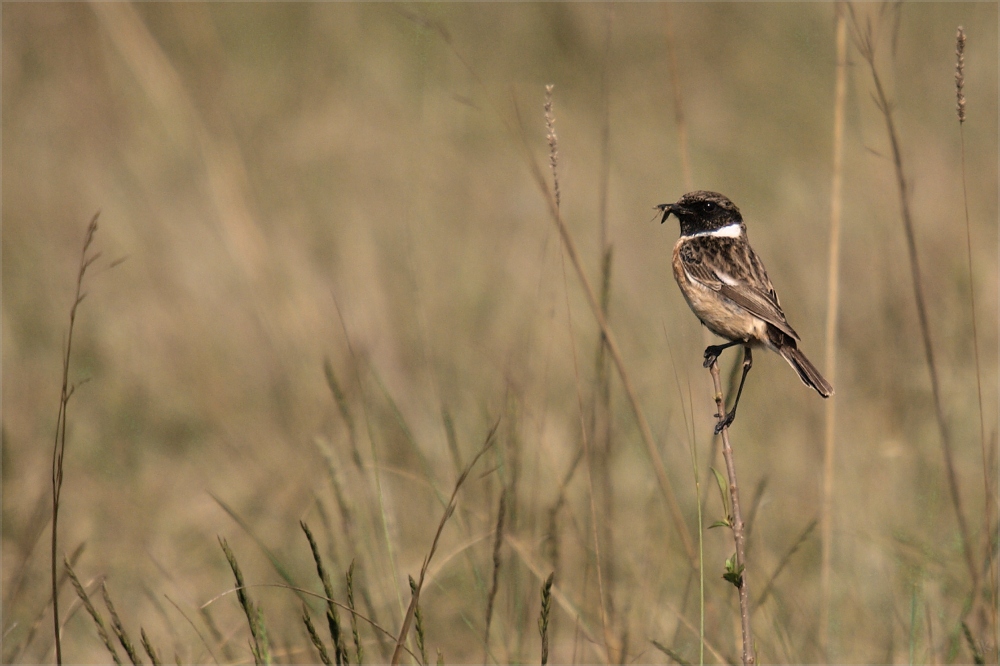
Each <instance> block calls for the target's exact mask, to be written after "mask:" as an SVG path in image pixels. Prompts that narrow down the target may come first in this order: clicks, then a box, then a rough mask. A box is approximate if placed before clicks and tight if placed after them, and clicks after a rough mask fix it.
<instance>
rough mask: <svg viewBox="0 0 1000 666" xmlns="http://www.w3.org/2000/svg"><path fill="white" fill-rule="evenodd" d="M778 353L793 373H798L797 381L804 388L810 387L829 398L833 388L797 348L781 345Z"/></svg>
mask: <svg viewBox="0 0 1000 666" xmlns="http://www.w3.org/2000/svg"><path fill="white" fill-rule="evenodd" d="M778 353H780V354H781V355H782V356H783V357H784V358H785V360H786V361H788V365H790V366H792V368H793V369H794V370H795V372H797V373H799V379H801V380H802V383H803V384H805V385H806V386H811V387H813V388H814V389H816V392H817V393H819V394H820V395H821V396H823V397H824V398H829V397H830V396H831V395H833V387H832V386H830V382H828V381H826V380H825V379H824V378H823V375H821V374H819V370H817V369H816V366H814V365H813V364H812V363H810V362H809V359H807V358H806V355H805V354H803V353H802V352H801V351H799V349H798V348H797V347H795V346H794V345H790V344H787V343H786V344H783V345H781V346H780V347H779V348H778Z"/></svg>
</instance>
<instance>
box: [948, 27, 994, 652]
mask: <svg viewBox="0 0 1000 666" xmlns="http://www.w3.org/2000/svg"><path fill="white" fill-rule="evenodd" d="M955 42H956V44H955V57H956V63H955V93H956V102H957V104H956V111H957V112H958V132H959V136H960V138H961V145H962V203H963V210H964V212H965V251H966V268H967V269H968V271H969V309H970V312H971V313H972V350H973V354H974V357H975V360H976V397H977V399H978V400H977V403H976V406H977V407H978V409H979V441H980V446H981V447H982V452H983V491H984V493H983V494H984V498H983V499H984V502H985V503H984V506H983V526H984V528H985V529H984V530H983V540H984V553H983V555H984V557H983V559H984V560H985V561H986V565H987V566H986V568H987V570H988V571H989V572H990V580H989V586H990V590H995V589H996V569H995V567H994V566H993V548H992V547H991V544H990V534H991V533H992V526H993V525H994V519H993V491H992V490H991V488H990V476H991V475H990V473H989V469H990V465H989V462H988V460H989V456H988V455H987V452H986V424H985V422H984V419H983V379H982V365H981V364H980V361H979V326H978V324H977V320H976V287H975V274H974V272H973V270H972V227H971V225H970V224H969V191H968V186H967V184H966V180H967V179H966V177H965V93H964V87H965V29H964V28H962V26H958V31H957V33H956V35H955ZM979 593H980V589H979V588H977V589H976V592H975V594H974V595H973V597H974V600H978V598H979ZM972 606H975V603H973V604H972ZM990 609H991V612H992V613H993V618H992V619H993V621H992V623H991V624H992V627H993V630H994V632H997V631H998V629H997V620H996V618H997V616H996V612H997V608H996V602H995V597H994V602H993V603H991V604H990ZM996 636H997V634H996V633H994V634H993V639H994V644H996Z"/></svg>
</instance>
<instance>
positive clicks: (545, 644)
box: [538, 571, 556, 666]
mask: <svg viewBox="0 0 1000 666" xmlns="http://www.w3.org/2000/svg"><path fill="white" fill-rule="evenodd" d="M555 577H556V572H555V571H553V572H552V573H550V574H549V577H548V578H546V579H545V582H544V583H542V608H541V611H539V613H538V633H539V634H540V635H541V637H542V666H545V664H547V663H548V661H549V613H550V612H551V610H552V581H554V580H555Z"/></svg>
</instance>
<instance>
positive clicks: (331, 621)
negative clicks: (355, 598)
mask: <svg viewBox="0 0 1000 666" xmlns="http://www.w3.org/2000/svg"><path fill="white" fill-rule="evenodd" d="M299 526H300V527H301V528H302V531H303V532H305V535H306V539H307V540H308V541H309V550H310V551H312V556H313V561H314V562H315V563H316V574H317V575H318V576H319V579H320V581H322V583H323V592H324V593H325V594H326V599H327V602H326V622H327V624H328V625H329V627H330V639H331V640H332V641H333V647H334V649H335V650H336V659H337V666H340V665H341V664H344V665H346V664H348V663H350V662H349V660H348V658H347V647H346V645H345V642H344V631H343V629H342V628H341V626H340V615H339V614H338V613H337V607H336V606H335V605H334V601H333V584H332V583H331V582H330V574H328V573H327V571H326V567H325V566H324V565H323V558H322V557H321V556H320V553H319V546H318V545H316V539H315V538H313V534H312V530H310V529H309V525H307V524H306V522H305V521H304V520H300V521H299Z"/></svg>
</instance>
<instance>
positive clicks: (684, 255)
mask: <svg viewBox="0 0 1000 666" xmlns="http://www.w3.org/2000/svg"><path fill="white" fill-rule="evenodd" d="M656 208H657V210H660V211H661V212H662V213H663V219H661V220H660V223H661V224H662V223H664V222H666V221H667V218H668V217H669V216H670V215H671V214H673V215H676V216H677V219H678V220H680V224H681V237H680V238H679V239H678V241H677V244H676V245H674V256H673V268H674V278H675V279H676V280H677V285H678V286H679V287H680V288H681V293H682V294H684V298H685V299H686V300H687V302H688V305H689V306H691V310H693V311H694V313H695V314H696V315H698V319H700V320H701V323H702V324H704V325H705V326H707V327H708V330H710V331H712V333H715V334H716V335H718V336H719V337H722V338H725V339H726V340H729V342H727V343H726V344H723V345H713V346H710V347H708V348H707V349H706V350H705V367H706V368H707V367H709V366H711V365H712V363H714V362H715V360H716V359H717V358H718V357H719V354H721V353H722V350H724V349H727V348H728V347H733V346H735V345H743V349H744V356H743V377H742V378H741V379H740V387H739V390H737V392H736V401H735V402H734V403H733V408H732V409H731V410H730V411H729V414H728V415H726V416H725V418H724V419H722V420H721V421H720V422H719V424H718V425H717V426H716V428H715V432H716V434H718V433H720V432H722V429H723V428H725V427H726V426H728V425H730V424H731V423H732V422H733V419H734V418H735V417H736V407H737V405H739V402H740V395H741V394H742V393H743V383H744V382H745V381H746V378H747V373H748V372H750V368H751V366H752V365H753V356H752V355H751V351H750V350H751V347H766V348H768V349H771V350H773V351H776V352H778V353H779V354H781V356H782V357H783V358H784V359H785V360H786V361H788V364H789V365H790V366H792V368H793V369H794V370H795V372H797V373H798V375H799V379H801V380H802V382H803V383H804V384H805V385H806V386H811V387H812V388H814V389H816V392H817V393H819V394H820V395H821V396H823V397H824V398H829V397H830V396H831V395H833V387H832V386H830V383H829V382H828V381H826V380H825V379H824V378H823V375H821V374H820V373H819V370H817V369H816V367H815V366H814V365H813V364H812V363H810V362H809V359H808V358H806V355H805V354H803V353H802V352H801V351H800V350H799V348H798V345H797V344H796V340H799V334H798V333H796V332H795V330H794V329H793V328H792V327H791V325H789V323H788V321H787V320H786V319H785V313H784V312H782V310H781V304H780V303H779V302H778V294H776V293H775V291H774V287H772V286H771V280H769V279H768V277H767V271H766V270H764V264H763V263H762V262H761V260H760V258H759V257H757V253H756V252H754V251H753V248H752V247H750V241H749V240H748V239H747V227H746V225H745V224H744V223H743V216H742V215H740V209H739V208H737V207H736V205H735V204H734V203H733V202H732V201H730V200H729V199H728V198H726V197H724V196H723V195H721V194H719V193H718V192H706V191H704V190H699V191H697V192H688V193H687V194H685V195H684V196H682V197H681V198H680V199H678V200H677V202H676V203H672V204H660V205H659V206H657V207H656ZM720 416H721V415H720Z"/></svg>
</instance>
